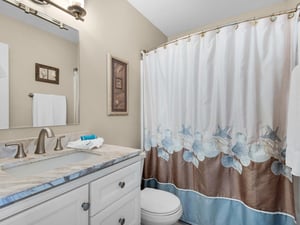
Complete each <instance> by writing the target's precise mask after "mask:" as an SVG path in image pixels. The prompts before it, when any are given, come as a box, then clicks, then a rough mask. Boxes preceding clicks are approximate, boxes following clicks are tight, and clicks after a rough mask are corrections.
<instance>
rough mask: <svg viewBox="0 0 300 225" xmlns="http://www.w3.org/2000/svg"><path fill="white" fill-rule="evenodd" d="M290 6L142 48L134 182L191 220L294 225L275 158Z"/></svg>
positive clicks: (279, 147)
mask: <svg viewBox="0 0 300 225" xmlns="http://www.w3.org/2000/svg"><path fill="white" fill-rule="evenodd" d="M297 19H298V15H295V16H294V17H293V18H290V17H289V16H288V15H281V16H277V17H272V18H265V19H260V20H257V21H252V22H245V23H241V24H239V25H236V26H227V27H224V28H222V29H220V30H215V31H210V32H207V33H205V34H200V35H194V36H191V37H190V38H188V39H183V40H179V41H177V42H174V43H172V44H169V45H167V46H166V47H162V48H159V49H157V50H156V51H152V52H150V53H147V54H145V55H144V59H143V62H142V67H143V72H142V77H143V96H144V97H143V102H144V103H143V106H144V107H143V112H144V119H143V123H144V138H143V139H144V140H143V145H144V149H145V151H146V153H147V154H146V159H145V167H144V175H143V177H144V185H145V186H146V187H155V188H159V189H163V190H167V191H170V192H173V193H174V194H176V195H177V196H178V197H179V198H180V200H181V203H182V205H183V211H184V213H183V216H182V218H181V219H182V220H183V221H185V222H188V223H190V224H196V225H292V224H293V225H294V224H295V210H294V203H293V188H292V175H291V169H290V168H288V167H287V166H286V165H285V149H286V141H285V140H286V120H287V102H288V91H289V80H290V72H291V70H292V68H293V67H294V66H295V63H296V43H297V35H296V34H297V31H296V30H297Z"/></svg>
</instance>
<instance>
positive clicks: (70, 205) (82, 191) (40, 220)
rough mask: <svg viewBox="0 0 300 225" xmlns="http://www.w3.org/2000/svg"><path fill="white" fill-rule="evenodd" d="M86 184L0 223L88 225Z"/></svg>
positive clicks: (16, 224) (15, 224)
mask: <svg viewBox="0 0 300 225" xmlns="http://www.w3.org/2000/svg"><path fill="white" fill-rule="evenodd" d="M84 202H86V203H87V202H88V185H85V186H83V187H80V188H77V189H75V190H73V191H70V192H68V193H66V194H63V195H61V196H58V197H56V198H54V199H51V200H49V201H47V202H45V203H43V204H40V205H38V206H35V207H33V208H31V209H28V210H26V211H24V212H21V213H19V214H17V215H15V216H12V217H11V218H9V219H6V220H4V221H3V222H0V224H1V225H63V224H66V225H67V224H70V225H71V224H72V225H88V216H89V214H88V211H84V210H83V208H82V207H81V205H82V203H84Z"/></svg>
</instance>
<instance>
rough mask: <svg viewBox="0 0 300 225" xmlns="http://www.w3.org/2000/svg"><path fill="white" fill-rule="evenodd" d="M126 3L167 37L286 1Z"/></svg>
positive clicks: (149, 0) (160, 0)
mask: <svg viewBox="0 0 300 225" xmlns="http://www.w3.org/2000/svg"><path fill="white" fill-rule="evenodd" d="M128 1H129V3H131V4H132V5H133V6H134V7H135V8H136V9H137V10H138V11H139V12H141V14H143V15H144V16H145V17H146V18H147V19H148V20H149V21H150V22H151V23H152V24H153V25H154V26H156V27H157V28H158V29H160V30H161V31H162V32H163V33H164V34H165V35H166V36H168V37H170V36H174V35H177V34H180V33H183V32H186V31H189V30H192V29H196V28H199V27H202V26H204V25H207V24H210V23H214V22H217V21H219V20H222V19H225V18H228V17H233V16H238V15H240V14H242V13H246V12H250V11H253V10H256V9H259V8H263V7H268V6H270V5H272V4H275V3H279V2H284V1H285V0H128Z"/></svg>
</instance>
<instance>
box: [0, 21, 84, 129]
mask: <svg viewBox="0 0 300 225" xmlns="http://www.w3.org/2000/svg"><path fill="white" fill-rule="evenodd" d="M0 27H1V29H2V30H5V32H3V33H2V34H1V36H0V42H3V43H6V44H8V46H9V71H10V72H9V77H10V79H9V83H10V122H9V124H10V127H30V126H32V98H29V97H28V94H29V93H43V94H56V95H64V96H66V98H67V105H68V110H67V112H68V116H67V118H68V121H73V68H75V67H78V66H79V65H78V64H79V62H78V51H79V49H78V48H79V46H78V43H72V42H70V41H67V40H65V39H63V38H61V37H58V36H56V35H53V34H50V33H48V32H46V31H43V30H41V29H38V28H36V27H33V26H31V25H28V24H26V23H24V22H20V21H19V20H15V19H12V18H9V17H7V16H3V15H0ZM21 34H26V35H21ZM35 63H40V64H44V65H48V66H52V67H56V68H59V72H60V76H59V85H57V84H50V83H45V82H37V81H35ZM72 123H73V122H72Z"/></svg>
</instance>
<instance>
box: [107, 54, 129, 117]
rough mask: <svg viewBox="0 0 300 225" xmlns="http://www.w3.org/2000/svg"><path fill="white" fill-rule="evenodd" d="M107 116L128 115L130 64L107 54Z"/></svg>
mask: <svg viewBox="0 0 300 225" xmlns="http://www.w3.org/2000/svg"><path fill="white" fill-rule="evenodd" d="M107 114H108V115H109V116H117V115H123V116H124V115H128V62H126V61H125V60H123V59H120V58H117V57H114V56H112V55H111V54H110V53H108V54H107Z"/></svg>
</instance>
